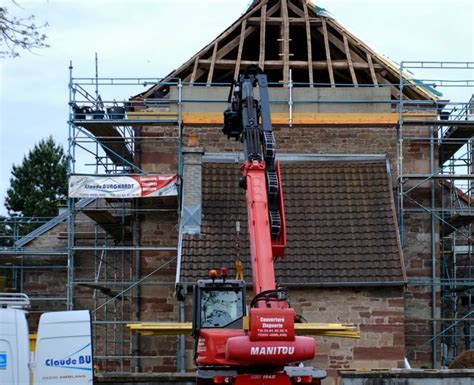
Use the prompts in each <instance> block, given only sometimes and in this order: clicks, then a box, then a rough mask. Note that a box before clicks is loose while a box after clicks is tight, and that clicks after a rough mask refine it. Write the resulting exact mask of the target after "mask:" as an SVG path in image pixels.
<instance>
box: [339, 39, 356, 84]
mask: <svg viewBox="0 0 474 385" xmlns="http://www.w3.org/2000/svg"><path fill="white" fill-rule="evenodd" d="M342 37H343V39H344V50H345V51H346V57H347V64H348V65H349V72H350V73H351V79H352V84H354V87H356V88H357V87H359V85H358V81H357V76H356V73H355V71H354V64H353V63H352V57H351V51H350V49H349V43H348V42H347V36H346V34H345V33H344V34H343V35H342Z"/></svg>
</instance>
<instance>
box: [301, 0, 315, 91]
mask: <svg viewBox="0 0 474 385" xmlns="http://www.w3.org/2000/svg"><path fill="white" fill-rule="evenodd" d="M303 11H304V19H305V26H306V46H307V51H308V79H309V82H310V83H311V84H310V88H313V83H314V75H313V47H312V39H311V24H310V22H309V14H308V6H307V5H306V1H304V0H303Z"/></svg>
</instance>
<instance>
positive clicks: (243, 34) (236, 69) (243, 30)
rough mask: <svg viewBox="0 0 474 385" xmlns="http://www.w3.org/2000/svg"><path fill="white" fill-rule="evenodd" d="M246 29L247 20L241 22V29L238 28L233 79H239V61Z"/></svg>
mask: <svg viewBox="0 0 474 385" xmlns="http://www.w3.org/2000/svg"><path fill="white" fill-rule="evenodd" d="M246 29H247V20H245V19H244V21H243V22H242V29H241V30H240V41H239V51H238V52H237V60H236V61H235V70H234V79H235V80H238V79H239V73H240V61H241V60H242V51H243V49H244V41H245V31H246Z"/></svg>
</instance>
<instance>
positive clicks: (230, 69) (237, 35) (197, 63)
mask: <svg viewBox="0 0 474 385" xmlns="http://www.w3.org/2000/svg"><path fill="white" fill-rule="evenodd" d="M290 15H291V17H290ZM292 37H293V38H294V39H295V38H297V39H298V41H299V42H300V43H301V44H298V45H295V44H293V43H292V42H291V38H292ZM304 39H306V44H305V42H304V41H303V40H304ZM277 40H278V41H279V42H280V50H279V52H278V53H275V52H274V51H273V47H274V45H275V44H276V41H277ZM316 43H317V44H316ZM323 46H324V51H325V58H324V59H323V60H314V58H315V56H321V54H322V53H319V52H315V47H321V48H322V47H323ZM270 47H272V49H271V50H270ZM305 49H306V51H307V52H306V54H307V55H304V53H305V52H304V50H305ZM256 50H259V52H258V53H256V52H255V51H256ZM272 51H273V52H272ZM293 51H294V52H293ZM298 51H300V52H298ZM293 53H294V54H295V55H296V56H297V57H298V58H301V59H303V60H292V57H293ZM277 54H278V55H279V57H271V56H276V55H277ZM269 58H271V59H272V60H268V59H269ZM336 58H339V59H341V60H339V59H337V60H336ZM250 64H258V65H259V66H260V67H261V68H264V69H266V70H269V71H271V72H269V73H268V75H269V80H270V81H271V82H276V81H282V80H283V81H284V82H288V80H289V79H288V77H289V71H290V68H291V69H292V70H293V73H294V75H295V78H298V79H301V78H307V79H308V81H309V83H310V87H313V84H314V82H315V81H316V77H315V75H316V74H318V71H324V74H325V71H327V73H328V81H329V83H330V85H331V87H336V84H339V83H351V82H352V84H353V85H354V87H358V86H359V87H360V83H361V82H367V81H368V80H369V79H370V80H369V81H370V82H372V83H373V84H374V85H376V86H378V85H381V84H386V83H387V82H390V83H388V84H391V83H396V79H397V78H398V77H399V73H398V72H399V70H398V69H397V67H396V65H394V64H393V63H390V62H389V61H388V60H386V59H385V58H384V57H382V56H380V55H378V54H377V53H376V52H375V51H373V50H371V49H370V48H369V47H368V46H367V45H366V44H364V43H363V42H362V41H360V40H359V39H358V38H357V37H355V36H354V35H352V34H351V33H350V32H348V31H347V30H346V29H344V28H343V27H342V26H341V25H339V24H338V23H337V22H336V21H335V20H334V19H332V18H326V17H323V16H320V15H318V14H317V12H316V10H315V8H314V6H312V5H311V4H310V2H309V1H308V0H254V1H253V2H252V5H251V6H250V7H249V9H248V10H247V12H246V13H245V14H244V15H242V16H241V17H240V18H239V19H238V20H237V21H236V22H235V23H233V24H232V25H231V26H230V27H229V28H228V29H227V30H226V31H224V32H223V33H221V34H220V35H219V36H217V38H216V39H215V40H214V41H213V42H211V43H210V44H208V45H207V46H206V47H204V48H203V49H202V50H200V51H199V52H198V53H196V54H195V55H194V56H193V57H192V58H190V59H189V60H188V61H187V62H186V63H185V64H184V65H182V66H180V67H179V68H178V69H177V70H175V71H173V72H172V73H170V74H169V75H168V76H167V79H169V78H181V79H183V80H184V81H185V82H189V83H191V84H193V83H198V82H202V83H206V84H207V85H210V84H211V83H213V82H216V81H219V82H229V81H231V78H236V77H237V76H238V74H239V72H240V70H241V69H242V68H244V67H245V66H248V65H250ZM280 74H282V76H281V77H280ZM391 88H393V89H392V97H394V96H395V95H396V94H397V93H399V91H398V90H396V86H393V85H392V86H391ZM157 89H163V90H164V91H165V92H167V90H168V89H167V88H165V87H164V85H157V86H155V87H152V88H150V89H149V90H147V91H145V92H143V93H141V94H140V95H137V98H144V97H149V96H150V95H153V94H154V92H156V90H157ZM403 97H408V98H413V99H419V98H422V99H423V98H426V99H430V98H431V99H436V98H435V97H434V96H432V95H430V93H429V92H428V91H426V90H424V89H423V88H422V87H420V86H418V85H415V84H414V85H413V86H412V87H406V89H405V90H404V95H403Z"/></svg>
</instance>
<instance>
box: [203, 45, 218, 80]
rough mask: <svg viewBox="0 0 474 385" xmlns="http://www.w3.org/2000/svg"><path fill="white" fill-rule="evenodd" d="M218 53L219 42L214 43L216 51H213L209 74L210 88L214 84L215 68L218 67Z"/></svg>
mask: <svg viewBox="0 0 474 385" xmlns="http://www.w3.org/2000/svg"><path fill="white" fill-rule="evenodd" d="M216 53H217V41H216V42H215V43H214V49H213V50H212V60H211V67H210V68H209V73H208V74H207V82H206V83H207V84H206V85H207V86H208V87H210V85H211V83H212V77H213V75H214V66H215V65H216Z"/></svg>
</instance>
